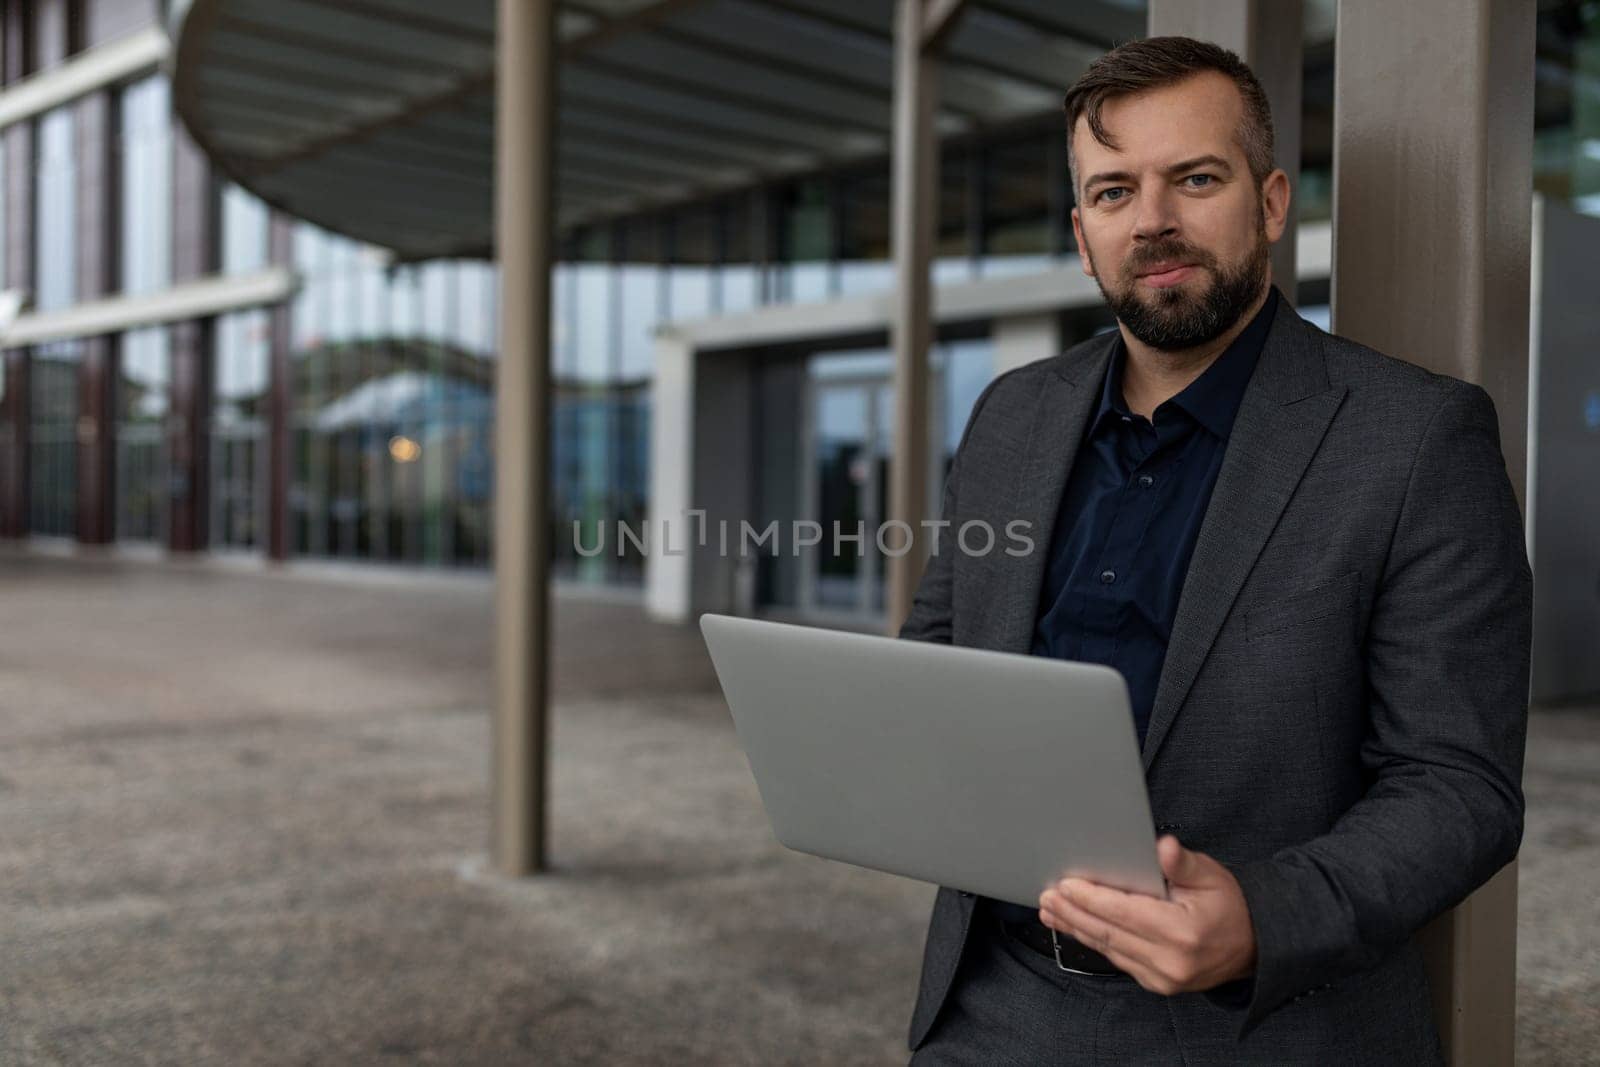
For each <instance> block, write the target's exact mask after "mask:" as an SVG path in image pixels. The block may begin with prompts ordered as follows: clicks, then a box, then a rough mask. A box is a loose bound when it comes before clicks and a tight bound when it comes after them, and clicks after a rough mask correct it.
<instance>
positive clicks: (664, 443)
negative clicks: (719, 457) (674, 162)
mask: <svg viewBox="0 0 1600 1067" xmlns="http://www.w3.org/2000/svg"><path fill="white" fill-rule="evenodd" d="M650 388H651V396H650V514H649V519H648V523H649V526H648V529H649V536H650V551H649V552H648V553H646V555H645V564H644V566H645V571H644V575H645V610H646V611H647V612H648V613H649V614H650V616H651V617H652V618H655V619H660V620H662V621H666V622H688V621H689V620H690V619H691V617H692V614H691V613H692V611H693V602H692V601H693V587H694V575H693V569H692V562H693V557H692V556H691V555H690V554H689V553H687V552H681V553H675V554H673V555H668V554H667V553H666V552H665V551H663V549H664V548H665V547H666V546H665V545H663V544H661V543H660V539H661V537H662V533H663V530H667V529H670V530H671V537H672V546H673V547H674V548H675V549H676V548H680V547H682V546H683V545H684V543H685V541H684V535H685V533H686V531H685V530H684V529H683V526H684V524H685V522H686V516H687V515H688V513H689V511H690V509H692V508H693V507H694V499H693V493H694V477H693V473H694V466H695V463H696V461H697V457H696V455H695V434H694V431H695V425H694V415H695V353H694V348H693V347H692V346H691V345H690V344H689V343H688V342H687V341H684V340H683V339H681V338H679V337H677V336H675V335H673V334H671V333H669V332H663V333H660V334H657V336H656V342H655V380H654V381H653V382H652V383H651V387H650ZM563 535H564V536H570V531H564V532H563Z"/></svg>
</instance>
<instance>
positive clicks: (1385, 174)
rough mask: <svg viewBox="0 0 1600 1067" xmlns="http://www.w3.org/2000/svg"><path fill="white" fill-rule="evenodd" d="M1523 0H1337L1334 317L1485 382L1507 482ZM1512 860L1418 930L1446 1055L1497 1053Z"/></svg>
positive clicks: (1520, 265)
mask: <svg viewBox="0 0 1600 1067" xmlns="http://www.w3.org/2000/svg"><path fill="white" fill-rule="evenodd" d="M1534 14H1535V11H1534V3H1533V0H1414V2H1412V3H1407V4H1395V3H1392V2H1390V0H1342V2H1341V3H1340V4H1339V22H1338V52H1337V58H1336V60H1335V63H1336V67H1335V102H1334V146H1333V158H1334V179H1333V183H1334V192H1333V197H1334V200H1333V202H1334V240H1333V249H1334V261H1333V326H1334V329H1335V331H1336V332H1338V333H1340V334H1343V335H1345V336H1348V337H1351V338H1353V339H1355V340H1357V341H1361V342H1362V343H1364V344H1369V345H1372V346H1373V347H1374V348H1377V349H1379V350H1380V351H1383V352H1388V353H1390V354H1392V355H1395V356H1400V357H1402V358H1404V359H1408V360H1411V361H1413V362H1416V363H1420V364H1421V365H1423V366H1425V367H1427V368H1429V369H1431V370H1435V371H1440V372H1443V373H1446V374H1452V375H1455V376H1457V377H1460V378H1465V379H1467V380H1469V381H1473V382H1477V383H1479V384H1480V385H1482V386H1483V387H1484V388H1485V389H1487V390H1488V391H1489V393H1490V395H1491V396H1492V397H1493V398H1494V402H1495V406H1496V407H1497V408H1498V410H1499V415H1500V434H1501V444H1502V447H1503V448H1504V450H1505V455H1506V462H1507V464H1508V466H1509V468H1510V473H1511V480H1512V483H1513V484H1514V485H1515V486H1516V487H1517V493H1518V497H1519V499H1521V498H1522V494H1523V489H1524V473H1525V472H1524V466H1525V463H1526V455H1527V449H1526V441H1527V406H1528V304H1529V288H1528V281H1529V276H1528V270H1529V243H1530V230H1531V197H1532V188H1533V175H1532V152H1533V64H1534ZM1516 934H1517V873H1516V864H1515V863H1512V864H1510V865H1509V866H1507V867H1506V868H1505V869H1504V870H1502V871H1501V872H1500V873H1499V874H1497V875H1495V876H1494V878H1493V879H1492V880H1490V882H1489V883H1488V885H1486V886H1484V887H1483V888H1482V889H1480V890H1479V891H1478V892H1477V893H1475V894H1473V895H1472V896H1471V897H1469V898H1468V899H1467V901H1466V902H1465V903H1463V904H1462V905H1461V906H1460V907H1458V908H1456V909H1455V910H1454V911H1453V912H1450V913H1448V914H1446V915H1444V916H1442V917H1440V918H1439V919H1438V920H1437V921H1436V922H1434V923H1433V924H1431V925H1430V926H1429V927H1428V928H1427V929H1426V930H1425V931H1424V935H1423V947H1424V950H1425V951H1426V953H1427V957H1428V967H1429V975H1430V978H1431V979H1432V984H1433V990H1434V1008H1435V1013H1436V1016H1437V1018H1438V1020H1439V1024H1440V1032H1441V1035H1442V1036H1443V1038H1444V1042H1445V1047H1446V1051H1447V1053H1448V1055H1449V1056H1450V1060H1451V1062H1452V1063H1455V1064H1504V1063H1510V1062H1512V1059H1513V1056H1514V1051H1513V1050H1514V1045H1515V1023H1516V963H1517V953H1516Z"/></svg>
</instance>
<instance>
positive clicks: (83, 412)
mask: <svg viewBox="0 0 1600 1067" xmlns="http://www.w3.org/2000/svg"><path fill="white" fill-rule="evenodd" d="M76 108H77V112H78V114H77V125H76V133H75V136H76V139H77V146H76V152H77V161H78V167H77V184H78V188H77V210H78V224H77V241H78V250H77V251H78V254H77V275H78V276H77V294H78V299H79V300H97V299H103V298H105V297H107V296H110V295H111V294H112V293H114V292H116V291H117V289H118V280H119V279H118V275H119V273H120V272H119V271H118V270H117V263H116V253H117V249H118V238H119V236H120V234H119V229H120V227H119V222H120V219H119V218H118V214H119V212H118V211H117V195H116V193H117V184H118V182H117V177H118V176H117V173H116V165H117V155H116V153H115V152H114V150H113V149H114V146H115V144H116V137H115V136H114V134H115V125H116V114H115V109H114V108H113V107H112V97H111V94H110V93H109V92H104V91H102V92H97V93H91V94H90V95H88V96H86V97H84V98H83V99H82V100H79V101H78V103H77V105H76ZM120 340H121V338H120V336H118V335H112V334H101V335H99V336H96V337H86V338H84V339H83V340H81V341H80V342H79V345H80V346H81V351H82V357H81V359H80V360H79V362H78V426H77V436H78V456H77V471H78V486H77V494H78V506H77V516H78V531H77V535H78V541H79V542H81V543H83V544H89V545H103V544H109V543H110V542H111V541H113V540H114V539H115V538H116V516H117V512H116V486H115V484H114V481H115V473H116V459H117V452H116V448H117V443H116V430H117V425H116V422H117V419H116V377H117V361H118V349H119V348H120V344H119V342H120Z"/></svg>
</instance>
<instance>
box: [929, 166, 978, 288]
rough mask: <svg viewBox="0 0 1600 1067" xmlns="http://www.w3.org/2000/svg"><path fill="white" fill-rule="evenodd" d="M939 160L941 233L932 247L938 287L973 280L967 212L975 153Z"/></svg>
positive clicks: (935, 281)
mask: <svg viewBox="0 0 1600 1067" xmlns="http://www.w3.org/2000/svg"><path fill="white" fill-rule="evenodd" d="M940 157H941V158H940V160H939V233H938V237H937V238H936V240H935V241H934V246H933V281H934V284H935V285H942V284H946V283H949V282H958V281H965V280H967V279H969V278H971V277H972V273H973V262H972V253H973V248H972V240H971V227H970V226H969V225H968V221H967V220H968V218H969V217H970V215H971V212H970V211H969V210H968V208H969V206H970V204H971V201H972V178H973V174H972V152H971V150H970V149H968V148H964V147H962V148H954V149H947V150H946V151H944V152H942V153H940Z"/></svg>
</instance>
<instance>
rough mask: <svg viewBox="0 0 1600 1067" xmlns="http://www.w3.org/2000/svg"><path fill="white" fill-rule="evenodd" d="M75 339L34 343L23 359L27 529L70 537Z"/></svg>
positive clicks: (75, 403) (75, 469) (74, 500)
mask: <svg viewBox="0 0 1600 1067" xmlns="http://www.w3.org/2000/svg"><path fill="white" fill-rule="evenodd" d="M80 357H81V345H80V343H79V342H77V341H55V342H51V343H50V344H43V345H38V346H37V347H35V348H34V349H33V356H32V358H31V360H30V361H29V373H28V392H29V399H30V401H31V404H30V412H31V417H30V429H29V442H28V453H29V459H28V473H29V494H28V495H29V505H30V511H31V514H30V516H29V520H30V521H29V529H30V530H32V532H34V533H36V534H45V535H47V536H52V537H71V536H73V534H74V533H75V532H76V531H77V491H78V464H77V453H78V433H77V426H78V363H79V360H80Z"/></svg>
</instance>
